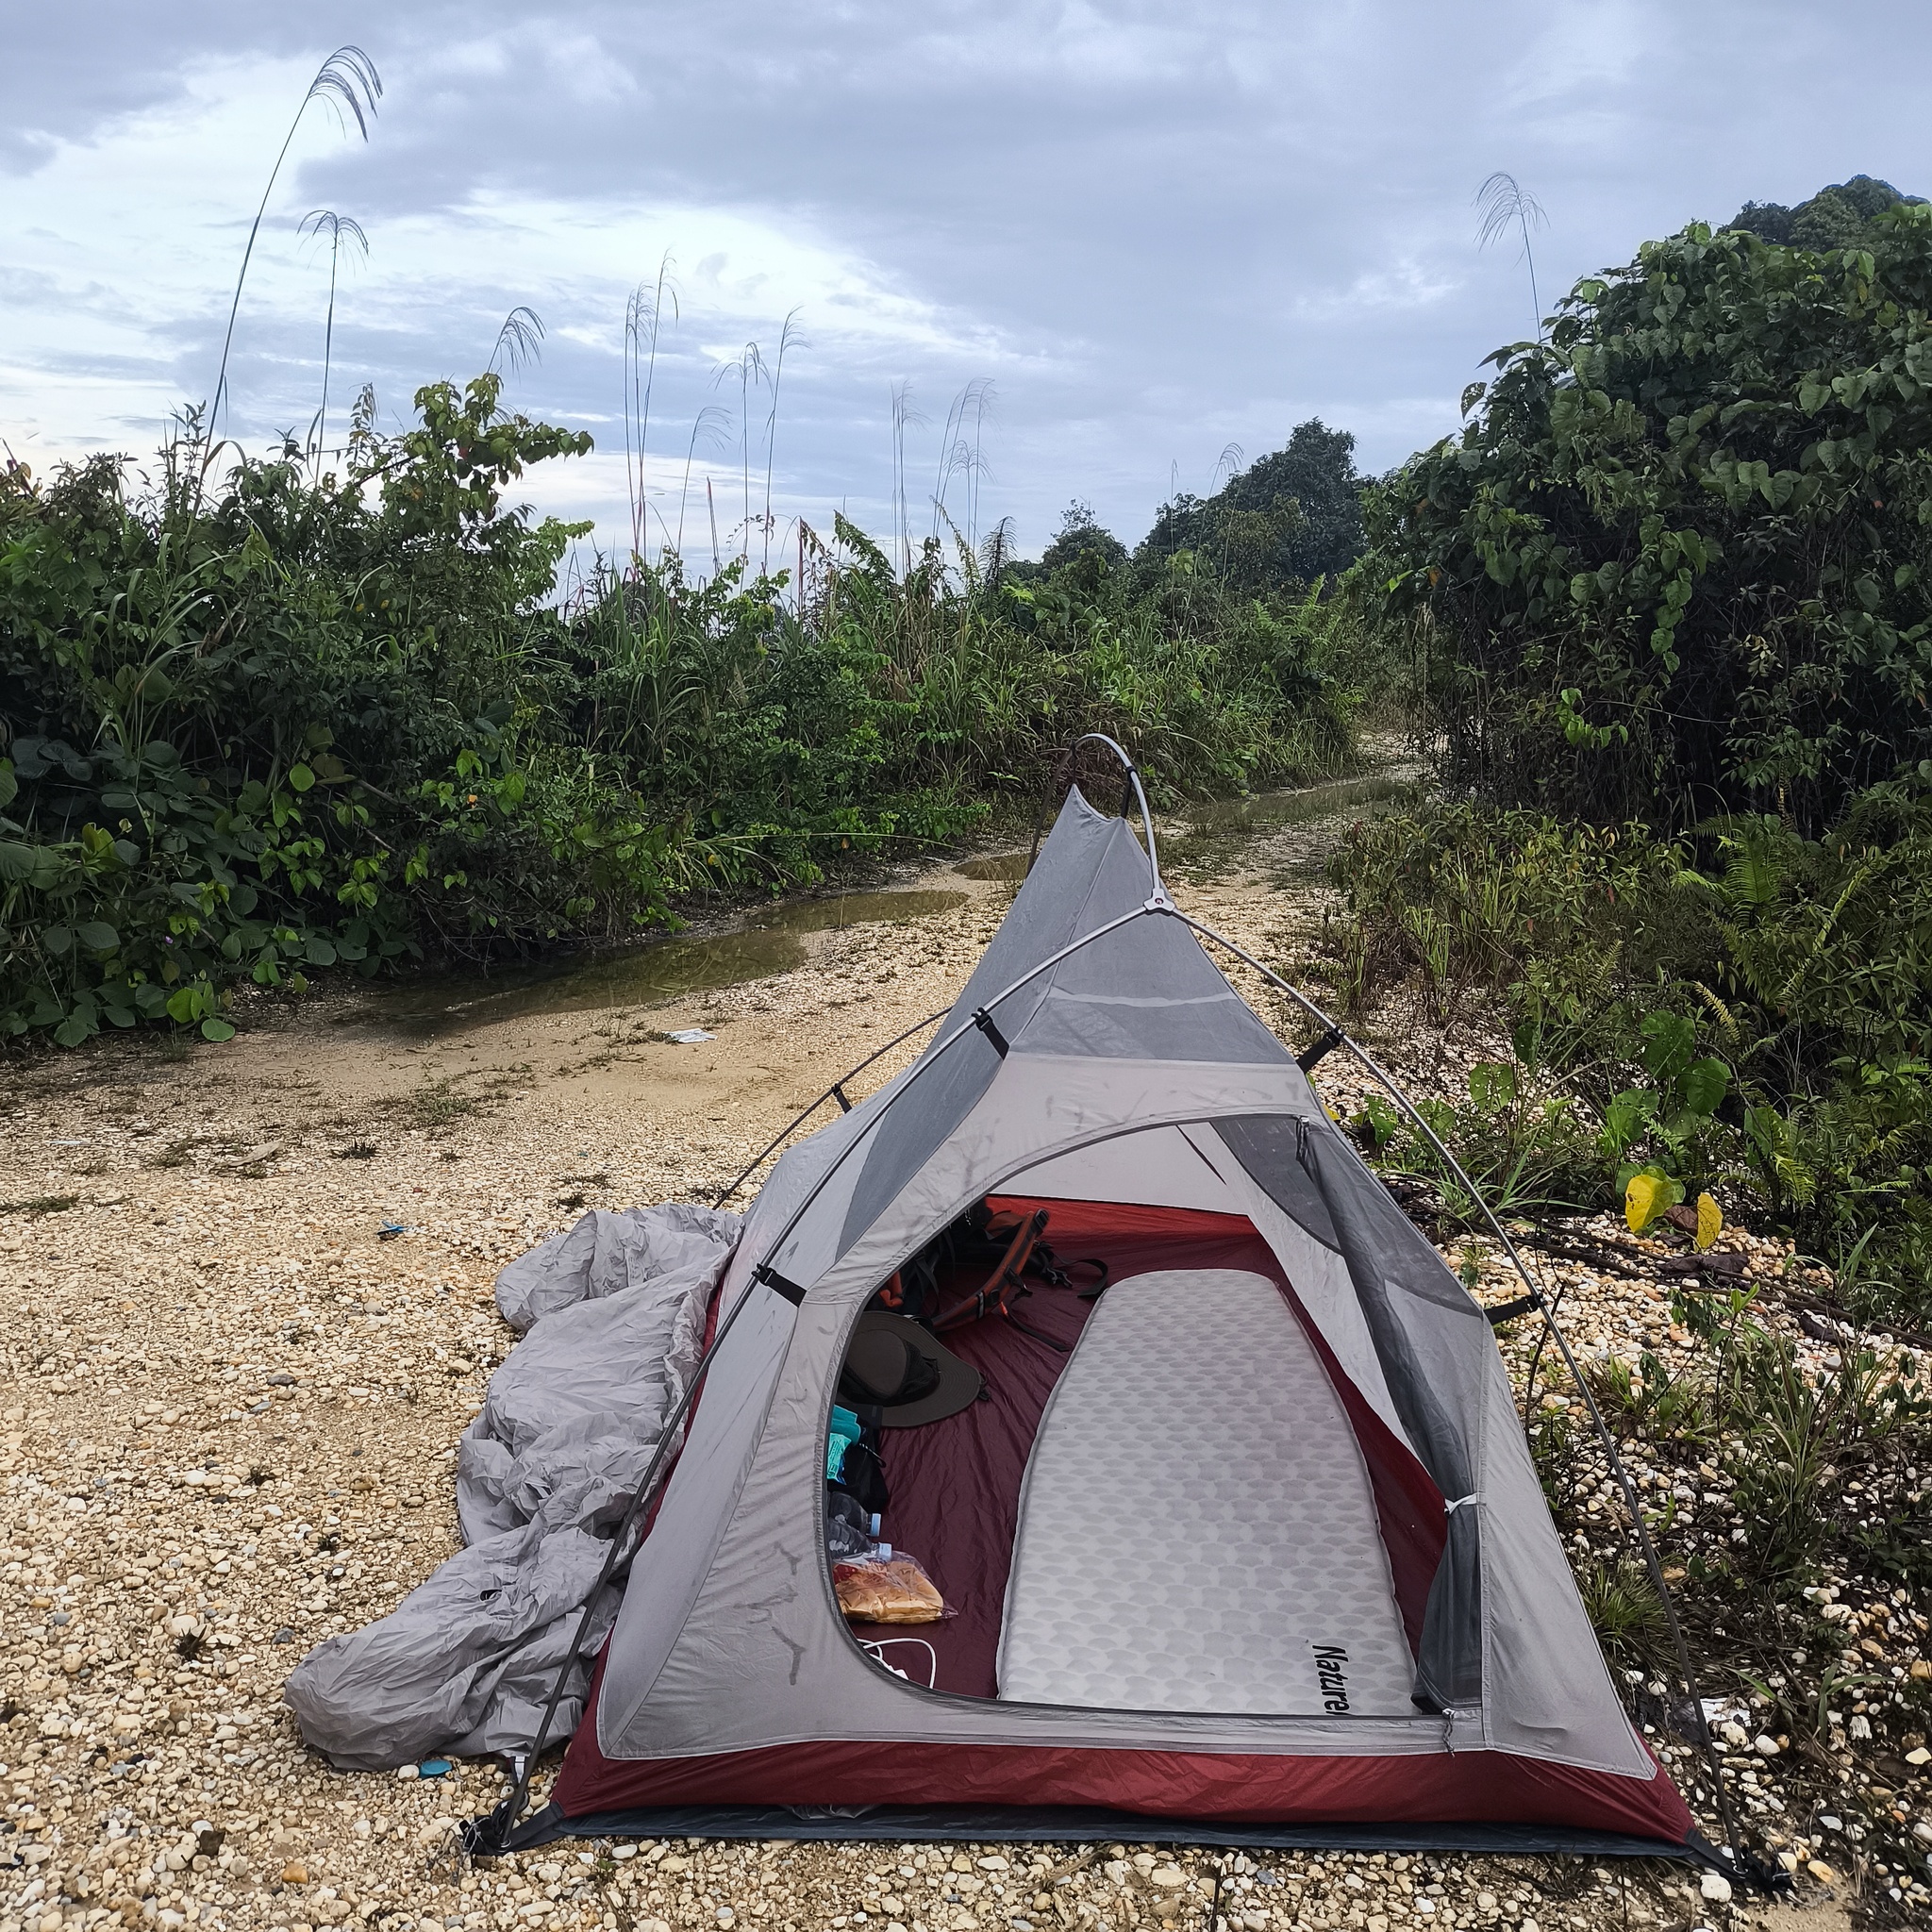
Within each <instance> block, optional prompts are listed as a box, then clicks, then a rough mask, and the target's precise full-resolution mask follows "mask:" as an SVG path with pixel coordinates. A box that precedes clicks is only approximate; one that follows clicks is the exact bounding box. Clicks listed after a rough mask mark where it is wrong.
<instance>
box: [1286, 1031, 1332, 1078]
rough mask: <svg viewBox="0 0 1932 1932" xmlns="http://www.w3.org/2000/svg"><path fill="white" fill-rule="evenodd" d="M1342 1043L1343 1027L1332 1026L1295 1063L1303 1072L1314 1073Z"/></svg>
mask: <svg viewBox="0 0 1932 1932" xmlns="http://www.w3.org/2000/svg"><path fill="white" fill-rule="evenodd" d="M1340 1045H1341V1028H1340V1027H1339V1026H1336V1027H1330V1028H1329V1030H1328V1031H1327V1032H1326V1033H1324V1034H1323V1035H1322V1037H1321V1038H1320V1039H1319V1040H1317V1041H1315V1043H1314V1044H1313V1045H1312V1046H1311V1047H1309V1048H1308V1049H1307V1052H1306V1053H1304V1054H1302V1055H1301V1056H1300V1058H1297V1059H1296V1061H1295V1065H1296V1066H1298V1067H1299V1068H1300V1069H1301V1070H1302V1072H1303V1073H1305V1074H1312V1073H1313V1072H1314V1071H1315V1069H1316V1068H1317V1067H1318V1066H1320V1065H1321V1063H1322V1062H1323V1061H1324V1059H1326V1058H1328V1056H1329V1055H1330V1054H1331V1053H1333V1052H1334V1051H1335V1049H1336V1048H1337V1047H1338V1046H1340Z"/></svg>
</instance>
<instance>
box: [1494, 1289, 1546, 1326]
mask: <svg viewBox="0 0 1932 1932" xmlns="http://www.w3.org/2000/svg"><path fill="white" fill-rule="evenodd" d="M1542 1305H1543V1298H1542V1296H1541V1295H1540V1294H1536V1293H1534V1292H1532V1293H1530V1294H1520V1295H1518V1296H1517V1297H1516V1299H1515V1300H1514V1301H1513V1302H1502V1303H1499V1304H1498V1305H1497V1306H1496V1307H1493V1308H1485V1309H1484V1310H1483V1313H1484V1314H1485V1315H1486V1316H1487V1317H1488V1318H1489V1323H1490V1326H1491V1328H1500V1327H1501V1326H1502V1325H1503V1324H1504V1323H1505V1322H1513V1321H1515V1319H1516V1318H1517V1316H1518V1315H1526V1314H1528V1313H1529V1311H1530V1310H1531V1309H1532V1308H1540V1307H1542Z"/></svg>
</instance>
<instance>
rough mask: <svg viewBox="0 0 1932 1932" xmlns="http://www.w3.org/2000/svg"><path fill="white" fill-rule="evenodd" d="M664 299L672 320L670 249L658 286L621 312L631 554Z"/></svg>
mask: <svg viewBox="0 0 1932 1932" xmlns="http://www.w3.org/2000/svg"><path fill="white" fill-rule="evenodd" d="M667 295H668V296H669V297H670V300H671V313H672V316H673V318H674V319H675V318H676V316H677V314H678V307H677V288H676V285H675V283H674V282H673V281H672V280H671V251H670V250H669V249H668V248H667V249H666V250H665V251H664V253H663V256H662V257H661V258H659V260H658V280H657V285H656V286H655V287H654V288H650V289H647V288H645V286H644V284H643V283H642V282H640V283H639V284H638V285H637V287H636V288H635V289H633V290H632V291H631V292H630V300H629V302H628V303H627V304H626V305H625V314H624V361H625V380H624V472H625V480H626V482H627V483H629V486H630V547H631V550H632V552H633V553H634V554H635V553H636V552H637V550H638V548H639V545H640V543H641V540H642V536H643V525H644V445H645V443H646V442H647V441H649V440H650V435H651V391H652V388H653V386H654V384H655V383H656V381H657V376H658V326H659V325H660V324H661V322H662V320H663V315H664V301H665V297H666V296H667ZM640 371H641V379H640ZM633 422H635V423H636V425H637V475H636V479H635V481H632V480H631V425H632V423H633ZM659 521H660V522H661V521H662V519H661V518H660V519H659Z"/></svg>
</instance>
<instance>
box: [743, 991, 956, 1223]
mask: <svg viewBox="0 0 1932 1932" xmlns="http://www.w3.org/2000/svg"><path fill="white" fill-rule="evenodd" d="M952 1010H953V1009H952V1008H951V1007H941V1008H940V1009H939V1011H938V1012H937V1013H928V1014H927V1015H926V1016H925V1018H924V1019H923V1020H918V1021H915V1022H914V1023H913V1024H911V1025H910V1026H908V1027H907V1029H906V1030H905V1032H903V1033H901V1034H898V1035H896V1036H895V1037H894V1038H893V1039H891V1040H889V1041H886V1043H885V1045H883V1046H882V1047H880V1048H879V1050H878V1052H877V1053H869V1054H867V1055H866V1057H865V1058H863V1059H862V1060H860V1061H859V1063H858V1065H857V1066H856V1067H854V1068H853V1069H852V1071H851V1072H850V1073H849V1074H841V1075H840V1076H839V1078H838V1079H836V1080H834V1081H833V1082H832V1084H831V1085H830V1086H829V1087H827V1088H826V1089H825V1091H824V1092H823V1093H821V1094H820V1095H819V1097H818V1098H817V1099H816V1100H814V1101H813V1102H812V1104H811V1105H810V1106H809V1107H808V1108H806V1109H805V1111H804V1112H803V1113H801V1114H800V1115H799V1116H798V1117H797V1119H795V1120H794V1121H793V1122H792V1123H791V1125H790V1126H789V1127H787V1128H785V1129H784V1131H783V1132H782V1133H780V1134H779V1135H778V1136H777V1137H776V1139H774V1140H773V1141H770V1142H769V1143H768V1144H767V1145H766V1147H765V1149H764V1151H763V1153H761V1154H760V1155H758V1158H756V1159H755V1160H754V1161H753V1162H752V1163H751V1165H750V1166H749V1167H747V1168H746V1169H745V1170H744V1172H743V1173H742V1174H740V1175H739V1176H738V1178H737V1179H736V1180H735V1181H733V1182H732V1183H731V1185H730V1186H729V1187H728V1188H726V1189H725V1190H724V1192H723V1193H722V1194H720V1195H719V1196H718V1198H717V1199H716V1200H715V1201H713V1202H712V1203H711V1206H712V1207H713V1208H722V1207H724V1204H725V1202H727V1201H728V1200H730V1198H731V1197H732V1195H733V1194H735V1193H737V1191H739V1189H740V1188H741V1187H743V1185H744V1184H745V1182H746V1181H748V1180H749V1179H750V1178H751V1177H752V1175H753V1174H756V1173H757V1172H758V1169H759V1168H760V1167H762V1166H763V1165H764V1163H765V1162H766V1161H767V1160H769V1159H770V1158H772V1156H773V1155H774V1154H775V1153H776V1152H777V1150H778V1149H779V1148H780V1147H782V1146H783V1145H784V1144H785V1143H786V1141H789V1140H791V1137H792V1135H793V1134H795V1133H797V1131H798V1130H799V1128H800V1127H802V1126H804V1124H806V1122H807V1121H808V1120H809V1119H810V1118H811V1117H812V1115H813V1114H815V1113H816V1112H817V1111H818V1110H819V1108H822V1107H823V1106H824V1104H825V1102H826V1101H828V1100H831V1099H833V1098H835V1097H836V1098H837V1099H838V1101H839V1102H840V1103H841V1106H842V1107H843V1108H844V1109H845V1111H846V1112H847V1113H850V1112H851V1111H852V1103H851V1102H850V1101H849V1100H847V1099H846V1097H845V1095H844V1094H843V1093H842V1092H841V1091H840V1090H841V1088H843V1086H844V1085H845V1083H846V1081H847V1080H856V1079H857V1078H858V1076H859V1074H862V1073H864V1072H865V1070H866V1068H868V1067H869V1066H871V1065H872V1063H873V1062H874V1060H876V1059H881V1058H884V1057H885V1056H886V1055H887V1054H889V1053H891V1050H892V1049H893V1048H894V1047H895V1046H901V1045H903V1044H904V1043H905V1042H906V1041H908V1040H910V1039H911V1038H912V1036H913V1035H914V1034H915V1033H924V1031H925V1029H926V1028H927V1027H928V1026H934V1025H937V1024H939V1022H940V1021H941V1020H943V1019H944V1018H945V1017H946V1015H947V1014H948V1013H950V1012H951V1011H952Z"/></svg>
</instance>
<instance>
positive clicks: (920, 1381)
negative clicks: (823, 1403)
mask: <svg viewBox="0 0 1932 1932" xmlns="http://www.w3.org/2000/svg"><path fill="white" fill-rule="evenodd" d="M984 1386H985V1385H984V1383H983V1382H982V1380H981V1378H980V1374H979V1371H978V1370H977V1369H975V1368H973V1367H972V1366H970V1365H969V1364H968V1363H966V1362H962V1361H961V1360H960V1359H959V1357H958V1356H956V1355H955V1354H954V1353H953V1351H952V1350H951V1349H950V1348H948V1347H947V1346H946V1345H945V1343H944V1342H942V1341H938V1340H936V1339H935V1337H934V1336H933V1333H932V1331H931V1330H930V1329H929V1328H923V1327H921V1326H920V1324H918V1323H917V1322H914V1321H912V1320H910V1319H909V1318H908V1317H907V1316H905V1315H889V1314H886V1313H885V1312H883V1310H880V1309H877V1308H870V1309H868V1310H867V1311H866V1312H865V1313H864V1314H862V1315H861V1316H859V1318H858V1327H857V1328H856V1329H855V1330H854V1331H853V1335H852V1344H851V1346H850V1347H849V1348H848V1349H847V1350H846V1352H845V1367H844V1370H843V1372H842V1373H841V1374H840V1377H839V1400H840V1401H841V1402H843V1403H846V1404H848V1405H850V1404H853V1403H857V1404H858V1406H860V1407H871V1408H876V1409H877V1410H878V1411H879V1424H880V1426H881V1427H883V1428H888V1429H913V1428H917V1427H918V1426H919V1425H920V1424H922V1423H936V1422H941V1421H942V1420H943V1419H944V1418H945V1417H947V1416H949V1415H958V1412H959V1411H960V1410H961V1409H962V1408H968V1407H971V1406H972V1405H973V1404H974V1403H975V1402H977V1401H978V1400H979V1391H980V1390H981V1389H982V1388H983V1387H984Z"/></svg>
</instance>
